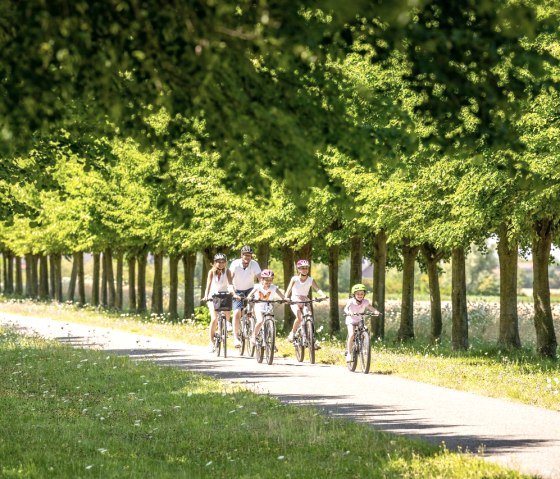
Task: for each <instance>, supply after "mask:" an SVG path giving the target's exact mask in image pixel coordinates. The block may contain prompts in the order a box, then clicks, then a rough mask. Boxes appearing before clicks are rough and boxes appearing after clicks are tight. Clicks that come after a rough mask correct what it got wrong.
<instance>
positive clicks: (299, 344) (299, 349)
mask: <svg viewBox="0 0 560 479" xmlns="http://www.w3.org/2000/svg"><path fill="white" fill-rule="evenodd" d="M294 348H295V349H296V359H297V360H298V361H299V362H300V363H301V362H302V361H303V358H304V357H305V347H304V345H303V337H302V331H301V327H299V328H298V330H297V331H296V334H295V336H294Z"/></svg>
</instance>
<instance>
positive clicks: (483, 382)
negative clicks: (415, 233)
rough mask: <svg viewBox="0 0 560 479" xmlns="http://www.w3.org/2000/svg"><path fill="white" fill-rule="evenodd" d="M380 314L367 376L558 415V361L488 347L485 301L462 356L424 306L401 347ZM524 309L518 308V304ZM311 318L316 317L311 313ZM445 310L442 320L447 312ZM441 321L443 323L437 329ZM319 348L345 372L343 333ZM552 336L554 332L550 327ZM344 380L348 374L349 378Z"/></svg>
mask: <svg viewBox="0 0 560 479" xmlns="http://www.w3.org/2000/svg"><path fill="white" fill-rule="evenodd" d="M388 306H389V308H388V311H387V315H386V322H387V339H386V340H385V341H384V342H376V343H374V345H373V357H372V369H371V372H372V373H373V374H394V375H397V376H401V377H406V378H409V379H413V380H416V381H422V382H426V383H430V384H436V385H439V386H444V387H449V388H454V389H459V390H463V391H470V392H474V393H477V394H482V395H485V396H490V397H497V398H506V399H511V400H514V401H517V402H521V403H524V404H530V405H534V406H539V407H543V408H547V409H552V410H555V411H560V363H559V362H557V361H552V360H543V359H540V358H538V357H536V356H535V354H534V352H533V350H532V349H531V348H530V347H529V346H526V347H524V348H523V349H521V350H519V351H502V350H500V349H498V348H497V347H496V346H495V341H494V340H491V339H489V338H492V337H493V335H495V330H496V328H497V325H496V319H495V317H496V308H495V306H492V305H488V303H471V305H470V311H469V315H470V325H469V328H470V333H469V334H470V335H471V347H470V349H469V350H468V351H465V352H461V353H458V352H455V351H452V350H451V347H450V341H449V338H448V335H446V333H445V331H444V340H443V341H442V343H441V344H439V345H432V344H430V342H429V340H428V339H427V331H429V313H428V312H427V309H426V306H418V308H417V310H416V312H415V324H416V331H417V338H418V339H416V340H415V341H411V342H408V343H405V344H401V343H399V342H397V341H395V339H394V338H395V331H396V329H397V328H398V317H399V314H398V313H399V311H398V309H395V308H394V305H392V304H390V303H389V304H388ZM523 307H525V306H523ZM523 307H521V309H520V311H521V313H523V314H520V329H521V331H522V337H527V336H528V335H529V334H530V332H531V330H532V324H531V323H532V321H531V319H532V316H531V310H529V309H527V310H525V309H523ZM0 311H10V312H13V313H17V314H30V315H38V316H48V317H52V318H54V319H59V320H64V321H74V322H83V323H88V324H96V325H98V326H103V327H115V328H118V329H123V330H127V331H129V332H133V333H137V334H144V335H153V336H159V337H165V338H170V339H174V340H180V341H185V342H188V343H191V344H198V345H206V344H207V343H208V335H207V329H206V328H204V327H201V326H199V325H196V324H193V323H191V322H189V321H187V322H184V323H179V324H177V323H170V322H169V321H168V320H166V318H165V317H156V316H153V317H139V316H136V315H129V314H109V313H107V312H103V311H99V310H94V309H87V308H86V309H78V308H76V307H74V306H72V305H64V304H54V303H53V304H49V303H38V302H31V301H22V302H19V301H13V300H12V301H10V302H5V303H0ZM317 313H318V316H319V317H321V315H324V311H323V312H321V310H318V311H317ZM448 313H449V312H447V313H446V314H448ZM448 322H449V320H448V319H446V318H445V317H444V323H446V324H447V325H448ZM318 330H320V331H321V332H320V333H319V339H320V340H321V345H322V349H321V350H320V351H318V353H317V356H316V360H317V362H319V363H323V364H333V365H338V366H340V367H345V361H344V356H343V354H342V353H343V350H344V336H345V335H344V334H342V335H339V336H330V335H329V334H327V333H326V328H325V327H323V329H322V330H321V327H320V326H319V328H318ZM557 330H558V328H557ZM277 343H278V348H279V355H280V356H285V357H294V349H293V347H292V346H291V345H290V344H289V343H288V342H287V341H286V340H285V339H284V338H283V337H282V336H281V335H279V337H278V340H277ZM349 374H350V373H349Z"/></svg>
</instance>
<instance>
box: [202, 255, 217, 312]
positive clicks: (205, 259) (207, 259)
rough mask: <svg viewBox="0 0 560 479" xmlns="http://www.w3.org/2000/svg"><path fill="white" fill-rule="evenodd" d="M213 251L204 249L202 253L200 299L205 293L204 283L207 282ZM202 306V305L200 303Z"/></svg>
mask: <svg viewBox="0 0 560 479" xmlns="http://www.w3.org/2000/svg"><path fill="white" fill-rule="evenodd" d="M213 257H214V250H213V249H211V248H205V249H204V251H203V252H202V277H201V278H200V297H201V298H202V297H204V293H205V292H206V281H207V280H208V271H210V268H211V267H212V262H213ZM201 304H202V303H201Z"/></svg>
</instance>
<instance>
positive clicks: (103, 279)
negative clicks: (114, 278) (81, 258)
mask: <svg viewBox="0 0 560 479" xmlns="http://www.w3.org/2000/svg"><path fill="white" fill-rule="evenodd" d="M106 259H107V257H106V255H105V253H102V255H101V265H100V267H101V306H103V307H104V308H106V307H107V261H106Z"/></svg>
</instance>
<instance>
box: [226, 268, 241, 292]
mask: <svg viewBox="0 0 560 479" xmlns="http://www.w3.org/2000/svg"><path fill="white" fill-rule="evenodd" d="M226 278H227V283H228V285H227V287H228V291H229V292H230V293H231V294H232V295H233V297H234V298H235V299H239V296H237V294H236V293H235V289H234V287H233V283H232V280H233V275H232V274H231V271H230V270H229V269H228V270H226Z"/></svg>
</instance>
